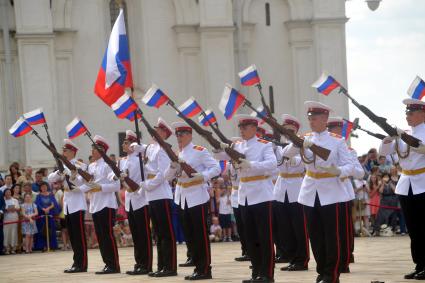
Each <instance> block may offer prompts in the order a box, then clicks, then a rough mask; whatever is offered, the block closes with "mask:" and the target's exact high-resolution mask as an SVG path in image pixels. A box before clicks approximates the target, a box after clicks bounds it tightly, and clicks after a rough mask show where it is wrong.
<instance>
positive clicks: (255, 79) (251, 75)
mask: <svg viewBox="0 0 425 283" xmlns="http://www.w3.org/2000/svg"><path fill="white" fill-rule="evenodd" d="M239 77H240V78H241V84H242V85H244V86H252V85H256V84H259V83H260V76H259V75H258V72H257V67H256V66H255V65H251V66H249V67H248V68H246V69H245V70H243V71H241V72H239Z"/></svg>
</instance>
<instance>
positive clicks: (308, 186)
mask: <svg viewBox="0 0 425 283" xmlns="http://www.w3.org/2000/svg"><path fill="white" fill-rule="evenodd" d="M304 104H305V106H306V107H307V115H308V121H309V124H310V128H311V130H312V133H310V134H307V135H306V136H305V137H304V145H303V147H302V148H298V147H296V146H295V145H294V144H290V145H288V146H287V147H285V148H284V149H283V152H282V154H283V156H286V157H288V158H292V157H294V156H296V155H298V154H300V153H301V154H302V157H303V158H304V160H305V161H306V162H305V163H306V164H305V165H306V169H307V170H306V176H305V177H304V179H303V182H302V185H301V190H300V194H299V196H298V202H299V203H301V204H302V205H303V206H304V212H305V213H306V218H307V227H308V232H309V236H310V242H311V247H312V250H313V255H314V258H315V260H316V263H317V267H316V270H317V273H318V274H319V275H318V277H317V278H316V282H320V283H335V282H339V275H340V271H339V268H340V264H341V261H340V254H341V239H340V233H339V226H340V222H341V217H342V216H341V215H340V210H341V209H340V206H341V205H342V204H343V203H345V202H346V201H348V200H349V196H348V194H347V191H346V189H345V186H344V184H343V182H342V181H341V178H344V177H348V176H350V175H352V170H353V165H352V162H351V157H350V153H349V151H348V148H347V145H346V143H345V141H344V140H343V139H341V138H339V137H337V136H336V135H333V134H331V133H329V132H328V131H327V129H326V124H327V121H328V116H329V112H330V110H331V109H330V108H329V107H328V106H326V105H324V104H322V103H319V102H313V101H306V102H305V103H304ZM313 144H316V145H318V146H321V147H324V148H327V149H329V150H330V151H331V152H330V155H329V158H328V159H327V160H323V159H321V158H320V157H318V156H315V155H313V152H312V151H311V150H310V149H309V148H310V147H311V146H312V145H313Z"/></svg>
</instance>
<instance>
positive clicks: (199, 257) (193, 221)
mask: <svg viewBox="0 0 425 283" xmlns="http://www.w3.org/2000/svg"><path fill="white" fill-rule="evenodd" d="M172 127H173V128H174V132H175V135H176V137H177V142H178V146H179V155H178V156H179V159H181V160H183V161H184V162H186V163H187V164H189V165H190V166H191V167H192V168H193V169H195V170H196V172H197V173H196V174H194V175H193V176H192V177H189V176H187V175H186V173H184V172H181V173H180V172H179V171H181V170H179V166H178V163H174V162H173V163H171V164H170V167H169V168H168V169H167V173H166V176H167V179H171V178H172V177H173V176H178V182H177V186H176V197H179V203H180V207H181V208H182V209H183V225H184V226H186V228H185V238H186V239H187V240H188V241H189V243H190V245H191V246H192V250H191V252H192V257H193V262H194V264H195V270H194V272H193V274H192V275H188V276H186V277H185V279H186V280H201V279H211V278H212V277H211V248H210V241H209V236H208V227H207V218H208V205H209V199H210V196H209V193H208V191H207V190H208V185H207V182H208V181H209V180H211V178H213V177H215V176H218V175H219V174H220V171H221V170H220V166H219V164H218V162H217V161H216V160H214V158H213V157H212V156H211V154H210V153H209V152H208V150H207V149H206V148H204V147H202V146H198V145H194V144H193V143H192V128H191V127H189V126H188V125H187V124H186V123H183V122H175V123H173V124H172ZM176 174H177V175H176ZM177 191H179V193H177Z"/></svg>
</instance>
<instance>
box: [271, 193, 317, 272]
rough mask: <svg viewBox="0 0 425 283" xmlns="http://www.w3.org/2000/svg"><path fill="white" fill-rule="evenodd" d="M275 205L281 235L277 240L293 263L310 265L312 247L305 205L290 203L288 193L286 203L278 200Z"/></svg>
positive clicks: (279, 234)
mask: <svg viewBox="0 0 425 283" xmlns="http://www.w3.org/2000/svg"><path fill="white" fill-rule="evenodd" d="M273 205H274V207H275V208H274V211H275V213H276V215H275V219H276V222H275V223H276V224H277V227H276V230H277V231H276V232H277V236H278V237H279V240H278V241H277V242H278V243H279V244H281V249H282V250H283V251H284V254H285V255H287V256H288V258H289V260H290V263H291V264H296V265H299V266H304V267H308V262H309V260H310V247H309V239H308V232H307V220H306V218H305V215H304V211H303V206H302V205H301V204H299V203H298V202H293V203H290V202H289V201H288V197H287V195H286V196H285V202H284V203H282V202H278V201H276V202H274V203H273Z"/></svg>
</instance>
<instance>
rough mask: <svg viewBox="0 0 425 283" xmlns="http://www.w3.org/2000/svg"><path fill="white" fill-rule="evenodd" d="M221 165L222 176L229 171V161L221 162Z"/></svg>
mask: <svg viewBox="0 0 425 283" xmlns="http://www.w3.org/2000/svg"><path fill="white" fill-rule="evenodd" d="M219 163H220V168H221V174H223V173H224V172H226V170H227V160H220V161H219Z"/></svg>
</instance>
